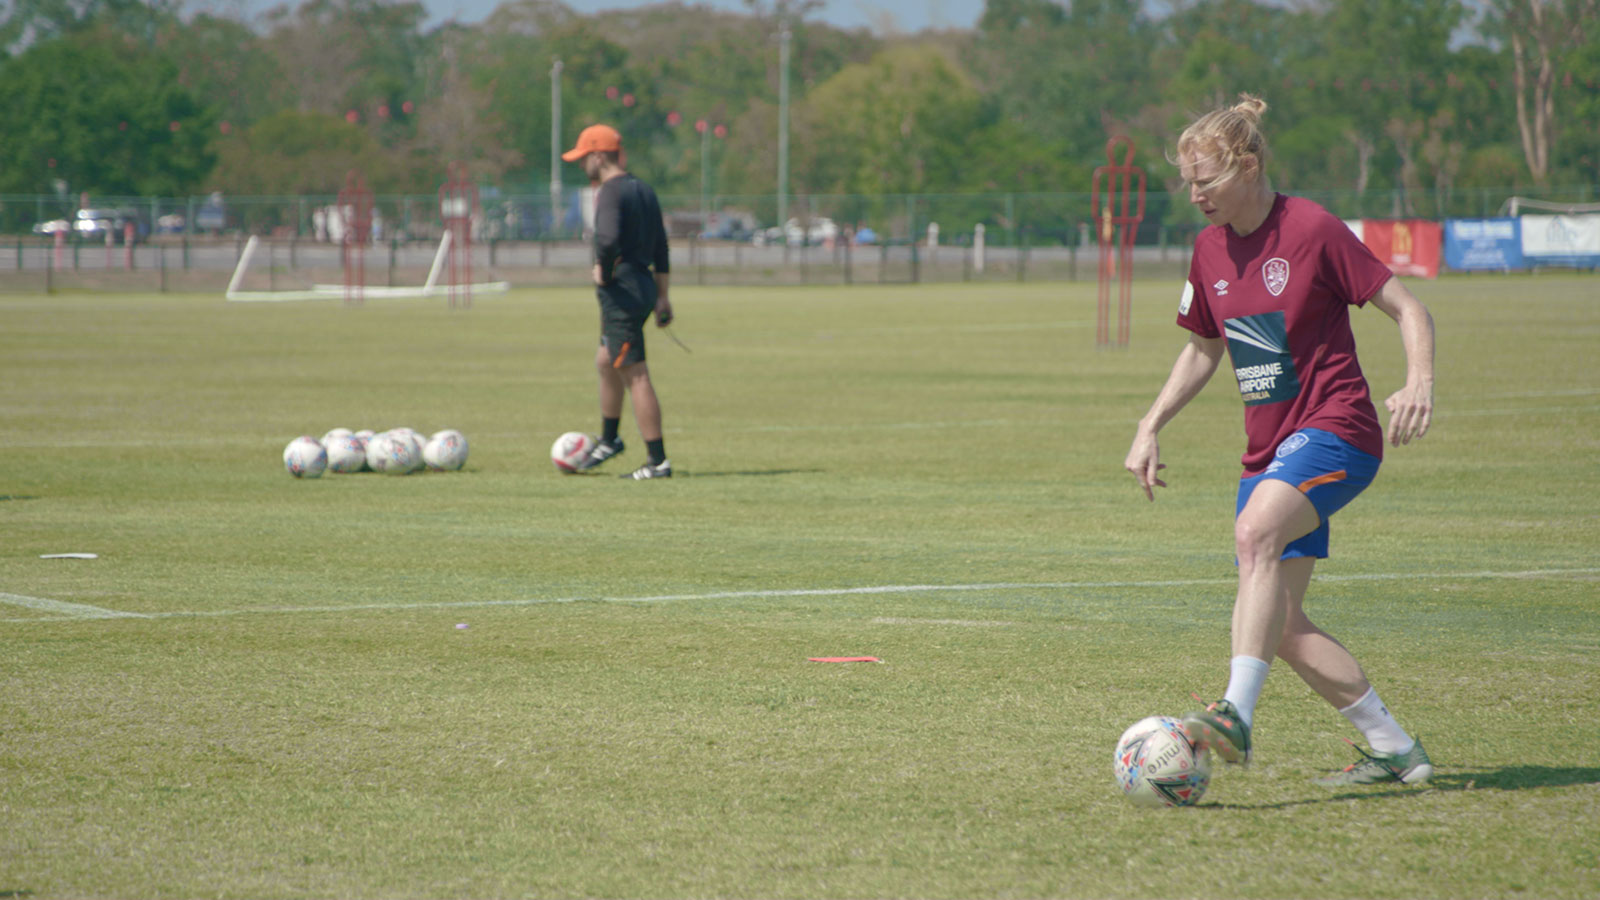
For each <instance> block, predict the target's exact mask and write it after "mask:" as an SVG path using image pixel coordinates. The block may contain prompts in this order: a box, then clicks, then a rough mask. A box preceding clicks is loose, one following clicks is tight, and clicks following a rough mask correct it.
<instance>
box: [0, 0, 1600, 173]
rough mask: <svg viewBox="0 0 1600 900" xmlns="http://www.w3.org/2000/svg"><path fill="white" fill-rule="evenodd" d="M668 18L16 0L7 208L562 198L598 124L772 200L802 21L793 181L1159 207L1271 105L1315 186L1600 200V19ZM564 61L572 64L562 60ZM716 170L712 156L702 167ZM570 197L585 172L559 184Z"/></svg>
mask: <svg viewBox="0 0 1600 900" xmlns="http://www.w3.org/2000/svg"><path fill="white" fill-rule="evenodd" d="M746 2H747V4H748V10H747V11H746V12H743V13H729V12H722V11H717V10H713V9H710V8H707V7H701V6H692V5H683V4H681V3H676V2H670V3H662V4H659V5H655V6H650V7H646V8H642V9H638V10H632V11H617V12H608V13H602V14H596V15H579V14H577V13H575V12H574V11H573V10H572V9H570V8H569V7H567V6H565V5H564V4H562V3H560V2H557V0H507V2H505V3H503V4H502V5H501V6H500V7H499V8H497V9H496V10H495V11H494V12H493V13H492V14H491V15H489V16H488V17H487V18H486V19H485V20H484V21H483V22H481V23H477V24H462V23H457V22H447V23H445V24H442V25H438V26H436V27H431V28H428V27H425V24H424V23H425V22H426V20H427V10H426V9H425V8H424V7H423V6H422V4H420V3H417V2H409V0H306V2H302V3H299V4H298V5H285V6H279V7H276V8H274V9H273V10H271V11H269V12H268V13H266V14H264V15H262V16H260V17H258V18H256V19H253V20H249V21H246V20H242V19H240V18H235V17H230V16H228V15H224V14H218V13H213V12H202V13H198V14H194V15H189V14H186V13H185V12H184V11H183V9H182V8H181V5H180V3H179V0H14V2H12V3H11V4H10V5H9V7H8V9H7V11H6V12H0V17H3V19H0V96H3V97H5V98H6V100H7V102H6V103H5V104H3V105H0V154H3V155H0V194H13V195H16V194H56V193H70V194H73V195H76V194H77V193H79V192H90V193H92V194H96V195H128V196H184V195H195V194H204V193H209V192H212V191H223V192H225V193H228V194H234V195H304V194H333V193H336V192H337V191H338V190H339V189H340V188H341V187H342V186H343V184H344V179H345V175H346V173H347V172H348V171H349V170H351V169H352V168H359V169H361V170H362V171H363V172H364V173H365V177H366V181H367V183H368V185H369V186H370V187H371V188H372V190H374V191H376V192H378V193H424V194H426V193H431V192H433V191H435V190H437V188H438V185H439V183H440V181H441V179H442V177H443V173H444V171H445V166H446V164H448V163H452V162H460V163H463V164H464V165H465V166H466V167H467V168H468V170H469V171H470V172H471V173H472V175H473V177H474V178H475V179H476V180H478V181H479V182H480V183H482V184H485V185H493V186H496V187H497V188H498V189H499V190H502V191H504V192H508V193H527V194H540V193H544V192H547V191H548V190H549V186H550V179H551V151H552V146H551V143H552V142H551V129H552V119H553V116H554V115H555V110H554V108H553V103H552V100H553V98H552V82H553V80H556V79H559V87H560V98H559V102H560V115H561V128H560V132H561V134H560V140H561V141H563V142H565V143H566V144H567V145H568V146H570V143H571V141H572V139H573V137H574V136H575V135H576V133H577V131H578V130H579V129H580V128H581V127H583V126H584V125H586V124H590V123H592V122H597V121H604V122H609V123H611V124H613V125H616V126H617V127H618V128H619V129H620V130H621V131H622V132H623V134H624V135H625V139H626V141H627V146H628V162H629V165H630V168H632V169H633V170H635V171H636V172H638V173H639V174H640V175H641V176H643V177H645V178H647V179H650V180H652V181H653V182H654V183H655V184H656V185H657V188H658V190H660V191H661V192H662V193H664V194H683V195H693V194H697V193H698V192H700V190H701V188H702V175H703V173H709V179H708V180H709V182H710V184H709V185H708V187H709V189H711V190H713V191H714V192H715V193H716V194H718V195H723V196H726V195H770V194H772V193H773V192H774V191H775V190H776V186H777V176H778V171H779V154H780V150H779V141H778V134H779V128H780V121H779V120H780V118H781V116H780V112H781V111H782V109H781V108H782V106H783V104H782V98H781V97H780V92H781V90H782V88H783V84H782V82H783V81H784V78H783V73H782V72H780V67H779V58H780V34H781V33H782V32H783V31H784V30H785V29H787V31H788V34H789V38H788V43H789V59H790V68H789V72H788V73H787V74H788V78H787V82H788V92H789V93H788V99H789V102H788V105H787V113H788V148H789V159H788V163H789V165H788V173H789V184H788V188H789V191H790V192H791V193H794V194H811V195H862V196H867V197H871V196H879V195H884V194H903V193H904V194H911V193H945V194H963V193H971V192H1063V191H1085V190H1087V189H1088V187H1089V184H1090V178H1091V172H1092V170H1093V169H1094V167H1095V166H1097V165H1100V164H1102V163H1104V162H1105V161H1106V160H1105V152H1104V148H1105V143H1106V140H1107V138H1108V137H1109V136H1112V135H1128V136H1130V137H1132V138H1133V139H1134V140H1135V141H1136V142H1137V143H1138V146H1139V147H1140V148H1141V151H1140V157H1139V159H1138V162H1140V163H1141V164H1143V165H1144V166H1145V167H1146V169H1147V170H1148V171H1149V172H1150V173H1151V185H1152V187H1153V188H1156V189H1160V188H1162V187H1175V186H1176V184H1177V181H1176V173H1175V171H1174V170H1173V168H1172V166H1171V165H1170V164H1168V163H1167V161H1166V160H1165V159H1164V155H1163V154H1164V150H1165V148H1168V147H1170V146H1172V144H1173V141H1174V139H1175V137H1176V133H1177V131H1178V130H1179V129H1180V128H1181V127H1182V126H1183V124H1184V123H1185V122H1187V121H1188V120H1189V119H1190V118H1191V117H1192V116H1193V115H1194V114H1195V113H1197V112H1201V111H1204V110H1206V109H1209V108H1211V107H1213V106H1216V105H1219V104H1223V103H1228V102H1231V101H1232V99H1233V98H1234V97H1235V96H1236V95H1237V94H1238V93H1239V92H1241V91H1248V92H1251V93H1254V94H1257V95H1259V96H1262V97H1264V98H1265V99H1266V100H1267V101H1268V102H1269V103H1270V104H1271V110H1270V111H1269V113H1268V119H1267V125H1268V128H1269V136H1270V137H1271V139H1272V142H1273V145H1274V154H1275V159H1274V160H1273V162H1272V164H1271V165H1272V169H1271V171H1272V172H1273V174H1274V178H1275V181H1276V183H1277V184H1278V186H1279V187H1282V188H1286V189H1291V190H1351V191H1357V190H1371V189H1379V188H1389V189H1396V190H1398V191H1403V192H1450V191H1457V190H1468V189H1472V188H1478V187H1485V188H1487V187H1493V188H1513V189H1514V188H1518V187H1524V186H1526V187H1535V186H1542V185H1576V184H1584V185H1588V184H1595V183H1596V182H1600V178H1597V174H1600V171H1597V170H1600V0H1483V2H1481V3H1472V4H1470V5H1469V3H1467V2H1464V0H1311V2H1307V3H1303V4H1295V5H1292V6H1285V5H1282V4H1279V3H1260V2H1255V0H1180V2H1177V3H1175V4H1174V5H1173V7H1172V8H1171V9H1170V10H1169V11H1166V12H1164V13H1163V14H1160V15H1156V14H1153V13H1152V12H1151V10H1150V8H1149V6H1148V4H1146V3H1144V2H1140V0H988V3H987V5H986V8H985V11H984V14H983V16H982V18H981V20H980V21H979V22H978V24H977V26H976V27H975V28H972V29H957V30H939V31H924V32H920V33H917V34H911V35H882V34H875V33H872V32H869V31H867V30H862V29H857V30H844V29H840V28H836V27H833V26H831V25H828V24H826V23H823V22H820V21H817V20H816V19H815V18H814V14H815V7H816V6H817V5H818V4H817V0H746ZM558 60H559V62H560V66H559V71H558V70H557V66H556V62H557V61H558ZM702 154H704V156H703V155H702ZM558 177H561V178H563V179H564V180H566V181H567V183H568V184H569V185H572V184H576V183H578V182H579V180H580V177H581V176H580V175H579V173H578V172H577V171H576V169H575V167H571V166H567V167H565V168H564V169H558Z"/></svg>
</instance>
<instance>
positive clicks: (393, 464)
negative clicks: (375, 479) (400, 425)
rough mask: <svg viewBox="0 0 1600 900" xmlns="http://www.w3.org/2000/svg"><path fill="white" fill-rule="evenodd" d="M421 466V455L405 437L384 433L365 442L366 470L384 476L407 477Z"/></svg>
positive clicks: (390, 432) (388, 432) (389, 432)
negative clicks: (380, 473)
mask: <svg viewBox="0 0 1600 900" xmlns="http://www.w3.org/2000/svg"><path fill="white" fill-rule="evenodd" d="M421 465H422V454H421V453H420V452H419V450H418V448H417V446H416V445H415V444H414V443H412V442H411V440H410V439H409V438H407V437H406V436H405V435H401V434H395V433H394V432H392V431H385V432H384V433H383V434H380V435H376V436H374V437H373V438H372V440H370V441H368V442H367V468H369V469H371V470H372V471H374V472H382V473H383V474H385V475H409V474H411V473H412V472H415V471H416V470H417V469H418V468H419V467H421Z"/></svg>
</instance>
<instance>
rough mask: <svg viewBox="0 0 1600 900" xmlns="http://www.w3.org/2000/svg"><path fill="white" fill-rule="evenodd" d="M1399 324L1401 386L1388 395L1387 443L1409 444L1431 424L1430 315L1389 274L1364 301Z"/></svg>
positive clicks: (1425, 431) (1420, 302) (1408, 291)
mask: <svg viewBox="0 0 1600 900" xmlns="http://www.w3.org/2000/svg"><path fill="white" fill-rule="evenodd" d="M1367 302H1369V303H1371V304H1372V305H1373V306H1376V307H1377V308H1379V309H1381V310H1383V312H1384V313H1385V314H1386V315H1387V316H1388V317H1389V318H1391V319H1393V320H1394V321H1395V324H1397V325H1399V326H1400V342H1401V343H1402V344H1403V345H1404V346H1405V351H1406V384H1405V387H1403V388H1401V389H1400V390H1398V391H1395V392H1394V393H1393V394H1390V395H1389V399H1387V400H1385V401H1383V405H1384V406H1386V407H1388V409H1389V428H1388V437H1389V443H1390V444H1393V445H1395V446H1399V445H1400V444H1409V443H1411V441H1412V439H1413V438H1420V437H1422V436H1423V435H1425V434H1427V433H1428V426H1429V425H1431V424H1433V316H1432V315H1431V314H1430V313H1429V312H1428V308H1427V307H1426V306H1424V305H1422V301H1421V300H1418V299H1417V298H1416V295H1414V294H1412V293H1411V291H1410V290H1409V289H1408V288H1407V287H1406V286H1405V285H1404V284H1401V283H1400V279H1398V278H1395V277H1393V276H1391V277H1390V278H1389V280H1388V281H1386V282H1384V284H1383V287H1381V288H1379V289H1378V293H1377V294H1375V295H1373V297H1372V299H1371V300H1369V301H1367Z"/></svg>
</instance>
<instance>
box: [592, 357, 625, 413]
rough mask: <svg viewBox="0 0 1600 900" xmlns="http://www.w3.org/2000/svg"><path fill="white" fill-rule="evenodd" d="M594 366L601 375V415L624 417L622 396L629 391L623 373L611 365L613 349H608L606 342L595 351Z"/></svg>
mask: <svg viewBox="0 0 1600 900" xmlns="http://www.w3.org/2000/svg"><path fill="white" fill-rule="evenodd" d="M594 368H595V371H596V372H597V373H599V375H600V417H601V418H602V419H620V418H622V397H623V394H625V393H626V392H627V387H626V385H625V384H624V382H623V380H622V375H621V374H619V373H618V372H617V370H616V368H615V367H614V366H612V365H611V351H609V350H608V349H606V345H605V344H604V343H602V344H601V345H600V349H599V350H597V351H595V355H594Z"/></svg>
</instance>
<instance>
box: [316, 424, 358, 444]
mask: <svg viewBox="0 0 1600 900" xmlns="http://www.w3.org/2000/svg"><path fill="white" fill-rule="evenodd" d="M354 433H355V432H353V431H351V430H350V429H348V428H330V429H328V433H327V434H325V435H323V436H322V446H324V447H326V446H328V442H329V441H331V440H333V439H334V438H336V437H345V436H346V435H351V434H354Z"/></svg>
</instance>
